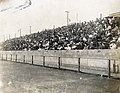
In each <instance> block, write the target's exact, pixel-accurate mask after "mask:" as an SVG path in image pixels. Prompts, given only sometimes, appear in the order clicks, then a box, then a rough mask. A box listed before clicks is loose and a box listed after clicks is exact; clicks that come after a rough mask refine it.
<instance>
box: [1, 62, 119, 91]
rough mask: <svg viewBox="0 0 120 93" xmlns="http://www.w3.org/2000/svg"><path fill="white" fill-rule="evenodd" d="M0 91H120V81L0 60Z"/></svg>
mask: <svg viewBox="0 0 120 93" xmlns="http://www.w3.org/2000/svg"><path fill="white" fill-rule="evenodd" d="M0 93H120V80H116V79H108V78H105V77H100V76H95V75H88V74H83V73H78V72H72V71H64V70H58V69H52V68H45V67H40V66H33V65H29V64H20V63H14V62H6V61H0Z"/></svg>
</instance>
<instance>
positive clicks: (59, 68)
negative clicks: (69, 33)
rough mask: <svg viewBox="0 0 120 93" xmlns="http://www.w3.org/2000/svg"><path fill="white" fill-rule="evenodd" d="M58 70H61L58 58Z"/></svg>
mask: <svg viewBox="0 0 120 93" xmlns="http://www.w3.org/2000/svg"><path fill="white" fill-rule="evenodd" d="M58 69H60V57H58Z"/></svg>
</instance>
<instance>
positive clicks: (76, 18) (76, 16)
mask: <svg viewBox="0 0 120 93" xmlns="http://www.w3.org/2000/svg"><path fill="white" fill-rule="evenodd" d="M76 21H77V23H78V13H77V14H76Z"/></svg>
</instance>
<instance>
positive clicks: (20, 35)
mask: <svg viewBox="0 0 120 93" xmlns="http://www.w3.org/2000/svg"><path fill="white" fill-rule="evenodd" d="M20 37H21V29H20Z"/></svg>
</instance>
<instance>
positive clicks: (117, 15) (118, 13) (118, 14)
mask: <svg viewBox="0 0 120 93" xmlns="http://www.w3.org/2000/svg"><path fill="white" fill-rule="evenodd" d="M109 16H113V17H120V12H116V13H112V14H110V15H109Z"/></svg>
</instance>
